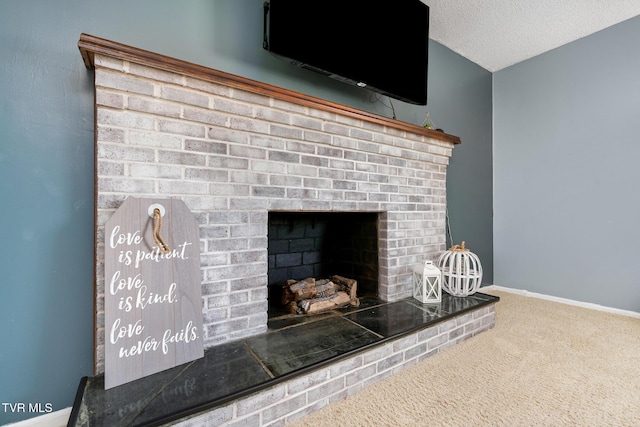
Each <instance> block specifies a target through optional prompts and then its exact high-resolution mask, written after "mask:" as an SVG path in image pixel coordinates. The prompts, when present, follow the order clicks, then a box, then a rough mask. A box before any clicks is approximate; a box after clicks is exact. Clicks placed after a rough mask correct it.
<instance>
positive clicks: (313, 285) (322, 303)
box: [282, 275, 360, 314]
mask: <svg viewBox="0 0 640 427" xmlns="http://www.w3.org/2000/svg"><path fill="white" fill-rule="evenodd" d="M357 288H358V282H357V281H356V280H354V279H349V278H346V277H343V276H338V275H334V276H331V278H330V279H319V280H316V279H315V278H313V277H307V278H306V279H303V280H295V279H289V280H287V281H286V282H285V284H284V286H283V291H282V304H283V305H284V306H285V307H287V308H288V309H289V312H290V313H291V314H317V313H322V312H325V311H328V310H333V309H336V308H341V307H346V306H349V305H350V306H353V307H357V306H358V305H359V304H360V302H359V300H358V297H357V294H356V292H357Z"/></svg>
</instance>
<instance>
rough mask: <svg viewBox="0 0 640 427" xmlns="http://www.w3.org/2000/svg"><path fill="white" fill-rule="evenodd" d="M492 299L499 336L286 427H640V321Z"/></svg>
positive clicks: (461, 347) (509, 297)
mask: <svg viewBox="0 0 640 427" xmlns="http://www.w3.org/2000/svg"><path fill="white" fill-rule="evenodd" d="M491 293H492V294H494V295H498V296H499V297H500V298H501V300H500V301H499V302H498V303H497V305H496V326H495V327H494V328H493V329H491V330H490V331H487V332H483V333H481V334H479V335H477V336H475V337H473V338H471V339H470V340H467V341H465V342H463V343H461V344H458V345H456V346H454V347H450V348H448V349H446V350H443V351H441V352H440V353H438V354H436V355H434V356H433V357H430V358H428V359H425V360H424V361H422V362H420V363H418V364H416V365H413V366H411V367H409V368H407V369H405V370H403V371H401V372H399V373H397V374H395V375H393V376H391V377H388V378H386V379H384V380H382V381H380V382H378V383H376V384H374V385H372V386H370V387H367V388H365V389H362V390H360V391H358V392H356V393H355V394H353V395H351V396H349V397H348V398H346V399H344V400H341V401H337V402H333V403H331V404H329V405H328V406H325V407H324V408H322V409H320V410H318V411H316V412H313V413H312V414H309V415H307V416H306V417H304V418H300V419H298V420H295V421H293V422H291V423H289V424H287V427H311V426H313V427H325V426H331V427H336V426H340V427H351V426H354V427H355V426H362V427H369V426H376V427H377V426H425V427H426V426H433V427H438V426H447V427H449V426H464V427H469V426H510V427H511V426H589V427H592V426H593V427H601V426H615V427H623V426H630V427H640V319H638V318H633V317H627V316H622V315H617V314H611V313H605V312H602V311H596V310H591V309H587V308H581V307H575V306H571V305H567V304H562V303H557V302H551V301H547V300H542V299H538V298H532V297H526V296H520V295H515V294H512V293H506V292H500V291H492V292H491Z"/></svg>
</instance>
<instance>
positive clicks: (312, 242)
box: [268, 212, 378, 317]
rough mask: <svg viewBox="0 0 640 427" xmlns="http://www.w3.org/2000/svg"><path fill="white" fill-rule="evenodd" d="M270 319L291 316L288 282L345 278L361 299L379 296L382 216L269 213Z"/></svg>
mask: <svg viewBox="0 0 640 427" xmlns="http://www.w3.org/2000/svg"><path fill="white" fill-rule="evenodd" d="M268 254H269V270H268V286H269V317H273V316H277V315H280V314H285V313H287V312H286V310H285V309H284V307H283V305H282V303H281V299H282V298H281V296H282V287H283V284H284V283H285V282H286V281H287V280H291V279H293V280H302V279H305V278H308V277H312V278H319V279H322V278H329V277H331V276H333V275H340V276H344V277H347V278H350V279H353V280H356V281H357V282H358V286H357V289H358V292H357V293H358V295H374V296H378V213H376V212H270V213H269V228H268Z"/></svg>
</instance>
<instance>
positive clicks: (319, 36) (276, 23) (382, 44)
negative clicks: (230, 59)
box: [263, 0, 429, 105]
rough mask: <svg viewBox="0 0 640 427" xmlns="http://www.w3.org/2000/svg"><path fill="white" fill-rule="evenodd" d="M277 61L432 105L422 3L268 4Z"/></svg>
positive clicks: (280, 0) (325, 0)
mask: <svg viewBox="0 0 640 427" xmlns="http://www.w3.org/2000/svg"><path fill="white" fill-rule="evenodd" d="M264 14H265V15H264V45H263V47H264V48H265V49H266V50H268V51H269V52H271V53H273V54H274V55H276V56H278V57H280V58H283V59H285V60H288V61H289V62H291V63H292V64H294V65H297V66H299V67H302V68H307V69H310V70H313V71H316V72H319V73H322V74H324V75H326V76H329V77H332V78H334V79H336V80H340V81H343V82H346V83H349V84H353V85H357V86H360V87H366V88H367V89H370V90H373V91H375V92H378V93H381V94H383V95H387V96H390V97H393V98H396V99H400V100H403V101H406V102H409V103H412V104H418V105H425V104H426V103H427V64H428V43H429V7H428V6H427V5H426V4H424V3H422V2H421V1H420V0H388V1H386V2H375V1H371V0H322V1H318V2H308V1H304V0H269V1H267V2H265V3H264Z"/></svg>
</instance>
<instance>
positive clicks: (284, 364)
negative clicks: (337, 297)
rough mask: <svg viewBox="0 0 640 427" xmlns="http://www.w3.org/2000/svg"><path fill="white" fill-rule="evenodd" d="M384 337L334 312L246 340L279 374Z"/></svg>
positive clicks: (347, 351)
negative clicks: (306, 322) (314, 320)
mask: <svg viewBox="0 0 640 427" xmlns="http://www.w3.org/2000/svg"><path fill="white" fill-rule="evenodd" d="M380 339H382V337H380V336H378V335H376V334H374V333H372V332H370V331H368V330H366V329H364V328H362V327H361V326H360V325H358V324H355V323H352V322H349V321H348V320H346V319H344V318H343V317H341V316H335V315H334V316H332V317H329V318H325V319H323V320H320V321H317V322H309V323H308V324H306V325H304V326H302V327H292V328H285V329H281V330H279V331H273V332H270V333H268V334H262V335H258V336H255V337H252V338H247V339H246V340H245V342H246V343H247V345H248V346H249V347H251V348H252V349H253V351H254V352H255V354H256V356H257V357H258V358H259V359H260V360H262V362H263V363H264V364H265V366H266V368H268V369H269V371H270V372H271V373H273V375H274V377H278V376H282V375H284V374H289V373H291V372H294V371H297V370H299V369H302V368H307V367H309V366H313V365H316V364H318V363H320V362H324V361H326V360H329V359H331V358H334V357H337V356H340V355H343V354H345V353H350V352H352V351H354V350H357V349H359V348H362V347H366V346H367V345H369V344H372V343H374V342H376V341H379V340H380Z"/></svg>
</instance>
